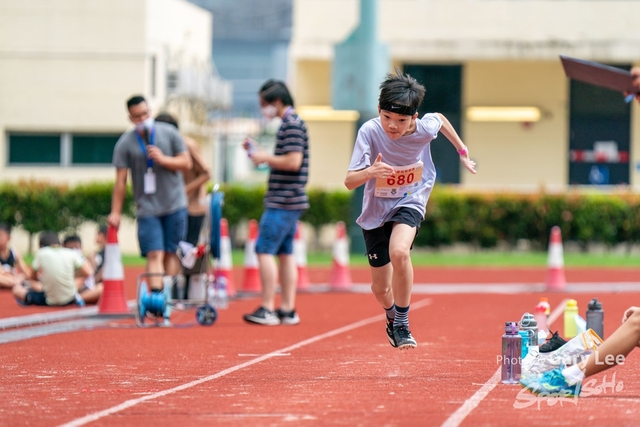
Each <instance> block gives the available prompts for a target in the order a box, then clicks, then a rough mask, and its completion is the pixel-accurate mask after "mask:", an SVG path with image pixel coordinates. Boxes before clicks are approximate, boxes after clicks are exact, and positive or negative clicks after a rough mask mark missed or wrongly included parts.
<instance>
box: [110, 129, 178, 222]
mask: <svg viewBox="0 0 640 427" xmlns="http://www.w3.org/2000/svg"><path fill="white" fill-rule="evenodd" d="M153 144H154V145H156V146H157V147H158V148H160V149H161V150H162V152H163V153H164V154H165V155H167V156H175V155H177V154H180V153H183V152H185V151H186V148H185V145H184V142H183V141H182V137H181V136H180V134H179V133H178V131H177V129H176V128H175V127H174V126H172V125H170V124H167V123H155V124H154V137H153ZM113 165H114V166H115V167H116V168H126V169H131V181H132V183H133V198H134V200H135V201H136V209H137V215H138V216H139V217H141V216H162V215H167V214H170V213H173V212H176V211H178V210H180V209H182V208H186V207H187V197H186V195H185V192H184V181H183V180H182V173H181V172H179V171H172V170H169V169H166V168H164V167H162V166H160V165H158V164H157V163H154V164H153V173H155V175H156V192H155V193H154V194H144V174H145V173H146V172H147V157H146V154H144V153H143V152H142V148H141V147H140V143H139V142H138V139H137V138H136V134H135V130H130V131H128V132H125V133H123V134H122V136H121V137H120V139H119V140H118V142H117V143H116V146H115V148H114V150H113Z"/></svg>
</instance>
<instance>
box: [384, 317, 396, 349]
mask: <svg viewBox="0 0 640 427" xmlns="http://www.w3.org/2000/svg"><path fill="white" fill-rule="evenodd" d="M386 329H387V339H389V344H391V347H397V346H398V344H396V338H395V337H394V336H393V320H391V321H389V319H387V322H386Z"/></svg>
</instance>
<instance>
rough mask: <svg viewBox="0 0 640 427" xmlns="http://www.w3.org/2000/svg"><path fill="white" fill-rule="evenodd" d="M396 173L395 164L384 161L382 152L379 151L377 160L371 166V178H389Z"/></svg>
mask: <svg viewBox="0 0 640 427" xmlns="http://www.w3.org/2000/svg"><path fill="white" fill-rule="evenodd" d="M394 173H395V172H394V170H393V166H391V165H388V164H386V163H384V162H383V161H382V153H378V157H376V160H375V162H373V164H372V165H371V166H370V167H369V174H370V175H371V178H389V177H390V176H392V175H393V174H394Z"/></svg>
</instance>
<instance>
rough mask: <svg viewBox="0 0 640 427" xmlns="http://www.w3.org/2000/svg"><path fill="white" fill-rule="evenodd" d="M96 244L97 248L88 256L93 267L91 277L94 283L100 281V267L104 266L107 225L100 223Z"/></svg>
mask: <svg viewBox="0 0 640 427" xmlns="http://www.w3.org/2000/svg"><path fill="white" fill-rule="evenodd" d="M96 246H97V247H98V250H97V252H96V253H94V254H93V256H91V257H90V258H89V260H90V262H91V266H92V267H93V271H95V273H94V274H93V277H94V279H95V282H96V283H102V271H103V269H102V267H103V266H104V250H105V248H106V247H107V226H106V225H101V226H100V228H98V233H97V234H96Z"/></svg>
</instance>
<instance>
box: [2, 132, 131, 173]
mask: <svg viewBox="0 0 640 427" xmlns="http://www.w3.org/2000/svg"><path fill="white" fill-rule="evenodd" d="M119 137H120V134H85V133H78V134H71V133H61V134H60V133H58V134H41V133H22V132H10V133H8V134H7V140H8V144H7V146H8V148H9V153H8V156H7V159H8V165H9V166H38V165H51V166H61V167H66V166H92V165H95V166H104V165H110V164H111V159H112V157H113V148H114V147H115V145H116V142H117V141H118V138H119Z"/></svg>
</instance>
